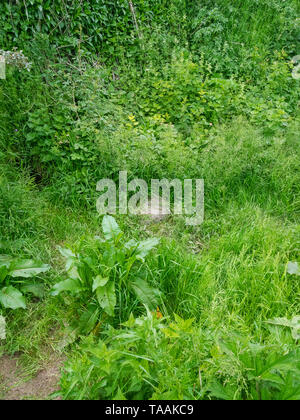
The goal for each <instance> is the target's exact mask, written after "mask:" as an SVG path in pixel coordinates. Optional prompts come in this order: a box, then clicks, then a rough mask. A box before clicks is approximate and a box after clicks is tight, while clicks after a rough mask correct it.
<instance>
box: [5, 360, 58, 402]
mask: <svg viewBox="0 0 300 420" xmlns="http://www.w3.org/2000/svg"><path fill="white" fill-rule="evenodd" d="M62 365H63V360H62V359H61V358H58V357H52V358H51V359H50V360H49V361H47V363H46V364H45V366H43V367H42V369H41V370H40V371H39V372H38V373H37V374H36V375H35V377H33V378H30V379H28V378H26V376H25V375H24V371H22V368H21V367H20V366H19V365H18V357H14V358H10V357H8V356H3V357H1V358H0V400H24V399H26V400H27V399H29V400H46V399H49V398H50V394H52V393H53V392H55V391H57V390H58V389H59V386H58V382H59V378H60V369H61V367H62Z"/></svg>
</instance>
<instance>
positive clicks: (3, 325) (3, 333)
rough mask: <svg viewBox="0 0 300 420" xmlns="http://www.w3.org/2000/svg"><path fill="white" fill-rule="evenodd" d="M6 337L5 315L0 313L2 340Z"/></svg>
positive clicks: (0, 338) (0, 337) (0, 336)
mask: <svg viewBox="0 0 300 420" xmlns="http://www.w3.org/2000/svg"><path fill="white" fill-rule="evenodd" d="M5 339H6V321H5V318H4V317H3V316H1V315H0V340H5Z"/></svg>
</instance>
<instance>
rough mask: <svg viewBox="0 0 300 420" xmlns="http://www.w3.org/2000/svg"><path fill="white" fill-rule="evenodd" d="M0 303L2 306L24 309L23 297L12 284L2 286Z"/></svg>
mask: <svg viewBox="0 0 300 420" xmlns="http://www.w3.org/2000/svg"><path fill="white" fill-rule="evenodd" d="M0 303H1V304H2V305H3V306H4V308H9V309H19V308H22V309H26V302H25V297H24V296H23V295H22V293H21V292H19V290H17V289H15V288H14V287H12V286H9V287H4V288H3V289H2V290H0Z"/></svg>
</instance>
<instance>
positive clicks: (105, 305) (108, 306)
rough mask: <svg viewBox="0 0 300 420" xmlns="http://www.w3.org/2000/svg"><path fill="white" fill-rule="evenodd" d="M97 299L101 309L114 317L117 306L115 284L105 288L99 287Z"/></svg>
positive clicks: (109, 284) (108, 284)
mask: <svg viewBox="0 0 300 420" xmlns="http://www.w3.org/2000/svg"><path fill="white" fill-rule="evenodd" d="M96 295H97V299H98V302H99V305H100V306H101V308H102V309H103V310H104V311H105V312H106V313H107V314H108V315H110V316H113V315H114V311H115V306H116V302H117V299H116V292H115V283H114V282H113V281H111V282H109V283H107V284H106V285H105V286H104V287H98V289H97V290H96Z"/></svg>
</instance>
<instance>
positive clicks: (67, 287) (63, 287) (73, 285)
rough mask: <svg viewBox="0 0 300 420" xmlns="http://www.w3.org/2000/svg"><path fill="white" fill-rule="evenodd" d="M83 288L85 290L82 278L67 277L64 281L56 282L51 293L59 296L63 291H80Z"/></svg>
mask: <svg viewBox="0 0 300 420" xmlns="http://www.w3.org/2000/svg"><path fill="white" fill-rule="evenodd" d="M81 290H83V287H82V284H81V282H80V280H78V279H67V280H64V281H61V282H59V283H56V284H55V285H54V286H53V288H52V290H51V292H50V294H51V296H58V295H59V294H60V293H62V292H74V293H78V292H80V291H81Z"/></svg>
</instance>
